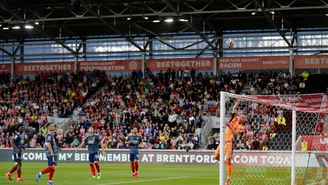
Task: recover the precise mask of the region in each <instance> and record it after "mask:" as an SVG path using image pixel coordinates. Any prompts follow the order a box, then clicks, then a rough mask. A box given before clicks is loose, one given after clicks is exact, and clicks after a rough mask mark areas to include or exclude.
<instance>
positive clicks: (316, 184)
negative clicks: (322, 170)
mask: <svg viewBox="0 0 328 185" xmlns="http://www.w3.org/2000/svg"><path fill="white" fill-rule="evenodd" d="M326 182H327V181H326V180H323V181H320V182H315V183H311V184H307V185H318V184H319V185H320V184H323V183H326Z"/></svg>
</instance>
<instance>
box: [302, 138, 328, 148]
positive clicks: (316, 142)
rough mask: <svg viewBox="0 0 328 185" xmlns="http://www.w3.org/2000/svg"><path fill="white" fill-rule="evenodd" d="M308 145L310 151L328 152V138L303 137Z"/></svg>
mask: <svg viewBox="0 0 328 185" xmlns="http://www.w3.org/2000/svg"><path fill="white" fill-rule="evenodd" d="M302 139H305V140H306V142H307V143H308V148H307V150H308V151H328V136H302Z"/></svg>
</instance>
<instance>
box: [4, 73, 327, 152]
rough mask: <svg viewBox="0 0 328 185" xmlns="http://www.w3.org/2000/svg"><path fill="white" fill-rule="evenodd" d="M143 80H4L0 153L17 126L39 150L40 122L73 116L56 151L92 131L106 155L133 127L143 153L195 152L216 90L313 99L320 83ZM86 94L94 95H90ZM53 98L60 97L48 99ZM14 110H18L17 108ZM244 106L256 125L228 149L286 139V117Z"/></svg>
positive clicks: (241, 76)
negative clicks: (278, 137) (140, 138)
mask: <svg viewBox="0 0 328 185" xmlns="http://www.w3.org/2000/svg"><path fill="white" fill-rule="evenodd" d="M2 75H5V74H2ZM145 76H147V78H144V79H143V78H142V77H143V74H142V73H140V71H139V72H136V71H135V72H132V73H131V74H130V75H125V76H123V75H122V76H119V77H116V76H114V77H112V76H110V75H109V76H107V75H105V74H104V73H102V72H100V71H94V72H90V71H88V72H82V71H80V72H79V73H77V74H68V73H65V74H56V73H55V74H39V75H37V76H36V77H35V79H34V80H31V79H29V78H26V79H20V80H17V81H16V83H13V82H10V81H9V78H6V77H5V76H3V78H2V79H3V80H2V81H1V84H2V86H3V87H4V88H3V89H2V91H3V92H4V93H2V94H3V96H2V97H1V102H2V104H1V105H2V117H1V118H2V119H1V122H0V126H1V129H0V135H1V138H0V140H1V147H10V145H9V143H8V139H9V136H10V135H11V134H12V133H13V130H14V129H15V125H17V124H18V123H23V124H24V125H25V129H26V133H27V136H28V138H27V142H26V146H27V147H41V146H42V143H43V136H44V134H45V129H44V127H43V124H44V123H45V122H46V116H47V115H48V114H57V116H58V117H67V116H68V115H71V114H72V115H73V117H76V119H75V120H76V121H74V122H73V121H71V123H70V125H69V129H68V130H61V129H58V130H57V133H56V139H57V141H58V143H59V145H60V146H62V147H66V148H71V147H76V146H78V144H79V143H81V141H82V139H83V138H84V137H85V136H86V134H87V129H88V128H89V127H90V126H92V127H93V128H94V129H95V130H96V131H97V132H98V133H99V134H100V135H102V137H107V138H108V140H107V141H106V146H107V148H126V146H125V144H124V143H125V142H124V141H125V137H126V136H127V135H128V134H129V133H130V130H131V129H132V128H133V127H135V126H136V127H138V128H139V130H140V132H139V133H140V134H141V135H142V136H143V148H147V149H184V150H190V149H199V148H200V143H199V140H200V137H201V135H200V131H199V130H200V128H201V127H202V115H207V116H211V115H212V116H217V115H218V112H219V98H218V94H219V92H220V91H227V92H231V93H240V92H241V90H242V87H243V84H244V83H248V84H251V85H252V87H251V88H250V90H249V91H247V93H248V94H250V95H259V94H261V95H272V94H276V95H277V94H296V93H305V92H308V89H313V88H317V90H318V91H319V92H320V91H322V88H320V86H318V87H314V86H313V83H310V82H311V81H312V80H315V79H317V78H324V77H327V76H323V75H320V76H317V75H312V76H311V77H309V78H306V79H305V78H304V77H302V76H301V75H297V76H293V77H291V76H290V75H289V74H288V73H282V72H264V73H249V74H246V73H245V72H240V73H238V74H237V75H232V74H230V73H227V74H223V75H220V76H218V77H215V76H213V75H211V74H210V75H209V74H207V73H206V74H204V75H203V74H202V73H198V74H197V75H196V74H195V72H190V73H184V71H181V72H179V71H174V70H172V71H171V70H168V71H166V72H164V73H163V72H159V73H157V74H156V75H153V74H152V72H147V73H146V75H145ZM172 77H173V79H174V78H176V80H172ZM94 82H96V84H94ZM43 83H44V84H45V85H44V86H42V85H41V84H43ZM101 83H102V84H101ZM49 84H53V85H49ZM310 84H311V85H310ZM98 88H99V89H100V90H99V91H97V92H96V89H98ZM318 91H317V92H318ZM95 92H96V93H95ZM92 93H95V94H94V95H93V96H91V94H92ZM6 94H8V95H10V94H11V96H8V98H9V97H12V98H15V102H14V103H15V104H14V105H15V106H16V107H14V108H13V107H11V106H10V105H9V104H6V103H3V102H6V101H8V100H9V99H8V98H7V99H6V96H5V95H6ZM55 95H56V96H55ZM57 96H58V97H59V98H57V99H56V98H54V97H57ZM39 100H40V101H39ZM20 104H22V105H25V106H22V107H19V106H18V105H20ZM7 107H8V108H7ZM249 107H250V109H249V110H248V113H249V114H252V115H253V116H254V117H257V118H256V121H254V122H250V123H248V124H246V126H245V130H246V131H245V133H244V134H242V135H239V136H238V138H236V142H235V144H234V147H235V149H247V150H267V149H270V140H272V139H275V135H276V134H279V133H282V132H283V133H288V132H290V125H291V124H290V122H291V117H290V114H291V113H290V112H288V111H285V112H284V111H282V110H278V109H275V108H272V107H269V106H262V105H258V104H257V103H251V104H250V105H249ZM24 110H25V111H24ZM39 126H41V128H40V129H39ZM312 134H313V133H312ZM317 134H318V133H317ZM203 137H204V136H203ZM286 137H287V136H286ZM282 139H283V138H282ZM207 141H208V142H207V144H206V145H205V146H204V148H205V149H209V150H212V149H214V148H216V147H217V146H218V144H219V135H218V133H215V132H214V133H212V134H211V135H210V136H208V138H207Z"/></svg>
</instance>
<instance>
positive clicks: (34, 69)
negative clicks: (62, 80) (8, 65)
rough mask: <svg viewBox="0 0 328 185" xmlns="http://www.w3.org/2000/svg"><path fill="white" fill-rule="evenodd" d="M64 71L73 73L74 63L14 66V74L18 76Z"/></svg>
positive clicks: (22, 64) (42, 63) (21, 64)
mask: <svg viewBox="0 0 328 185" xmlns="http://www.w3.org/2000/svg"><path fill="white" fill-rule="evenodd" d="M65 71H74V62H40V63H17V64H15V74H19V75H22V74H38V73H41V72H65Z"/></svg>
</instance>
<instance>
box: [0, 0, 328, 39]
mask: <svg viewBox="0 0 328 185" xmlns="http://www.w3.org/2000/svg"><path fill="white" fill-rule="evenodd" d="M327 5H328V0H150V1H137V0H107V1H104V0H0V7H1V8H0V16H1V19H0V21H1V28H0V40H9V39H25V38H56V37H68V38H73V37H75V36H77V37H81V38H83V37H86V36H100V35H107V36H108V35H118V36H120V37H123V38H125V39H127V40H128V41H130V42H131V43H133V41H132V38H131V37H132V35H134V36H135V35H143V34H145V33H146V34H147V36H152V37H156V36H163V35H171V36H172V35H176V34H180V33H193V34H198V35H200V36H201V37H202V38H203V39H204V40H205V41H206V39H207V38H206V35H203V33H204V32H203V31H204V30H206V31H210V32H213V34H217V35H220V33H222V32H223V31H225V30H240V32H242V30H262V31H265V30H276V31H277V32H278V33H279V34H280V35H282V36H284V31H285V32H286V31H288V32H290V31H296V30H297V29H298V28H319V29H320V28H327V17H326V14H328V6H327ZM170 18H172V19H173V22H170V20H169V19H170ZM155 20H157V21H160V22H157V23H154V22H156V21H155ZM165 20H166V21H169V22H165ZM35 23H39V25H36V24H35ZM27 24H30V25H33V26H34V29H31V30H28V31H27V30H26V29H25V28H24V27H25V26H26V25H27ZM18 26H19V27H18ZM4 27H8V28H9V30H4V29H3V28H4ZM15 28H20V29H16V30H13V29H15ZM207 42H208V41H207ZM209 44H210V43H209Z"/></svg>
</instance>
